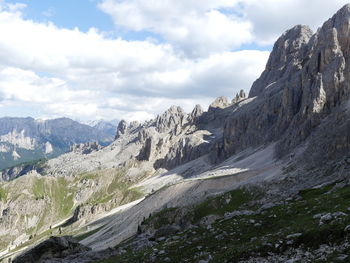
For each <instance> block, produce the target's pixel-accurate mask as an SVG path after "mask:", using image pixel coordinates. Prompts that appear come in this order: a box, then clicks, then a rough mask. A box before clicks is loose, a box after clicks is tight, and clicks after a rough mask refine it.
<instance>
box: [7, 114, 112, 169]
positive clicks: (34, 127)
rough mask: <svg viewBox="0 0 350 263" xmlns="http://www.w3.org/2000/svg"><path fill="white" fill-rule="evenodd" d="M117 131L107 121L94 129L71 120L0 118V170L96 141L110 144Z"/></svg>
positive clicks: (99, 123) (98, 123)
mask: <svg viewBox="0 0 350 263" xmlns="http://www.w3.org/2000/svg"><path fill="white" fill-rule="evenodd" d="M115 130H116V127H115V126H114V125H113V124H111V123H108V122H105V121H98V122H96V123H95V124H94V125H93V127H92V126H89V125H86V124H81V123H79V122H77V121H73V120H71V119H68V118H58V119H52V120H35V119H33V118H30V117H28V118H13V117H5V118H0V169H4V168H7V167H10V166H13V165H16V164H19V163H23V162H31V161H34V160H38V159H42V158H52V157H55V156H58V155H60V154H62V153H65V152H67V151H69V148H70V146H71V145H73V144H79V143H87V142H93V141H96V142H98V143H100V144H101V145H108V144H109V143H110V142H111V141H112V140H113V138H114V136H115Z"/></svg>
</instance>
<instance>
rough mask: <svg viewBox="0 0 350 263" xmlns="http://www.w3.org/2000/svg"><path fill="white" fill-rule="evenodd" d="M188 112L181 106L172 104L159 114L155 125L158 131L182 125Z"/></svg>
mask: <svg viewBox="0 0 350 263" xmlns="http://www.w3.org/2000/svg"><path fill="white" fill-rule="evenodd" d="M186 116H187V114H186V112H185V111H184V110H183V109H182V108H181V107H179V106H171V107H170V108H169V109H168V110H167V111H165V112H164V113H163V114H162V115H158V116H157V118H156V120H155V126H156V129H157V131H158V132H165V131H167V130H171V129H174V128H175V127H176V126H177V125H180V126H182V125H183V122H184V120H185V118H186Z"/></svg>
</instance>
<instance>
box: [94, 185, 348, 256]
mask: <svg viewBox="0 0 350 263" xmlns="http://www.w3.org/2000/svg"><path fill="white" fill-rule="evenodd" d="M261 196H262V193H261V192H255V191H253V192H252V191H247V190H244V189H239V190H235V191H232V192H230V193H226V194H223V195H221V196H218V197H215V198H211V199H209V200H207V201H205V202H203V203H201V204H199V205H197V206H195V207H194V208H191V209H188V213H187V215H185V216H187V217H188V218H189V220H191V223H192V224H196V226H195V227H194V228H191V229H189V230H186V231H183V232H179V233H178V234H176V235H175V236H173V237H170V238H168V239H165V240H162V241H159V242H158V243H157V244H156V245H155V246H154V247H153V248H145V249H141V250H139V251H135V250H133V249H132V248H130V247H128V246H125V245H124V248H125V250H126V252H125V253H124V254H122V255H118V256H115V257H113V258H110V259H108V260H102V261H97V262H98V263H112V262H120V263H122V262H198V261H199V260H201V259H204V260H208V259H211V260H210V262H237V261H239V260H243V259H248V258H250V257H251V256H255V257H259V256H260V257H268V256H269V255H270V253H274V254H283V253H287V251H291V250H292V249H295V248H303V249H304V250H305V251H306V250H309V251H312V250H315V249H317V248H319V246H320V245H322V244H328V245H337V244H342V242H344V241H345V240H347V239H348V238H349V237H350V236H349V233H347V232H345V230H344V229H345V227H346V226H347V225H349V224H350V215H349V210H348V208H349V207H350V186H346V187H338V186H336V185H335V184H330V185H326V186H323V187H320V188H316V189H308V190H304V191H301V192H300V193H299V196H300V197H301V198H296V199H293V200H289V201H288V202H285V203H283V204H280V205H275V206H273V207H271V208H268V209H264V210H261V211H260V210H258V208H259V207H258V206H257V205H256V203H257V202H254V200H259V198H260V197H261ZM192 210H193V212H191V211H192ZM235 210H236V211H237V210H240V211H243V210H250V211H253V213H252V214H250V215H244V214H242V215H237V216H233V217H226V218H225V217H221V219H220V220H217V221H216V222H215V223H213V224H212V225H210V226H206V225H199V224H198V223H197V222H199V221H200V219H201V218H203V217H205V216H207V215H211V214H216V215H223V214H225V213H226V212H232V211H235ZM254 211H255V213H254ZM339 212H341V213H340V214H341V215H340V216H333V219H332V220H330V221H328V222H325V223H320V222H321V221H320V216H321V215H325V214H327V213H330V214H331V215H332V214H337V213H338V214H339ZM177 214H179V210H178V208H172V209H166V210H163V211H161V212H159V213H156V214H154V215H153V216H151V217H150V218H149V219H147V220H145V221H144V223H143V224H145V225H152V227H154V228H156V229H157V228H160V227H162V226H165V225H168V224H171V223H172V220H171V218H174V217H176V215H177ZM315 215H319V216H315ZM131 242H132V241H131ZM121 246H123V245H121ZM157 251H158V252H159V251H162V253H158V252H157ZM179 251H181V253H179ZM349 252H350V251H349V248H345V249H344V250H343V251H340V252H339V251H333V252H332V253H331V254H329V255H328V256H327V257H326V258H325V259H324V260H322V261H317V260H316V259H315V260H314V261H313V262H337V260H336V258H337V256H339V255H340V254H347V255H349Z"/></svg>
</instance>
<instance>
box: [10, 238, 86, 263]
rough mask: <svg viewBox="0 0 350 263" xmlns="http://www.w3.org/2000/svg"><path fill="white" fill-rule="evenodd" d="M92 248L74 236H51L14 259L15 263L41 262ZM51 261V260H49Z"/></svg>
mask: <svg viewBox="0 0 350 263" xmlns="http://www.w3.org/2000/svg"><path fill="white" fill-rule="evenodd" d="M89 250H91V249H90V248H88V247H86V246H84V245H82V244H80V243H78V241H77V240H75V239H74V238H72V237H69V236H63V237H51V238H50V239H48V240H45V241H44V242H42V243H40V244H39V245H37V246H35V247H34V248H32V249H31V250H29V251H28V252H27V253H24V254H22V255H20V256H19V257H17V258H15V259H14V260H13V263H41V262H45V261H46V260H48V259H52V258H63V257H66V256H68V255H72V254H76V253H81V252H87V251H89ZM48 262H49V261H48Z"/></svg>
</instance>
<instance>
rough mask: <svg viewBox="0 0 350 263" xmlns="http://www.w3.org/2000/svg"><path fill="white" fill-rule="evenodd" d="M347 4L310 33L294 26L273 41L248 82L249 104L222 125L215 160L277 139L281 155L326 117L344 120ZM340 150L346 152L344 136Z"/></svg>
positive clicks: (349, 46)
mask: <svg viewBox="0 0 350 263" xmlns="http://www.w3.org/2000/svg"><path fill="white" fill-rule="evenodd" d="M349 34H350V5H346V6H345V7H343V8H342V9H341V10H340V11H338V13H337V14H335V15H334V16H333V17H332V18H331V19H329V20H328V21H327V22H325V23H324V25H323V26H322V27H321V28H320V29H319V30H318V31H317V33H315V34H312V32H311V30H310V29H309V28H308V27H305V26H296V27H294V28H292V29H290V30H288V31H287V32H286V33H284V34H283V35H282V36H281V37H280V38H279V39H278V40H277V42H276V44H275V46H274V48H273V51H272V53H271V55H270V58H269V60H268V63H267V65H266V69H265V71H264V72H263V73H262V75H261V77H260V78H259V79H258V80H257V81H256V82H255V83H254V84H253V86H252V89H251V91H250V93H249V97H250V100H251V102H250V103H247V104H246V105H244V106H242V107H240V108H239V109H238V110H237V111H236V112H234V113H233V114H232V115H231V116H230V117H229V118H228V119H227V120H226V123H225V127H224V139H223V142H222V145H221V146H218V149H219V152H218V154H219V156H221V158H226V157H228V156H230V155H231V154H233V153H236V152H238V151H240V150H243V149H245V148H247V147H254V146H258V145H261V144H264V143H268V142H272V141H279V143H278V145H277V154H278V155H279V156H283V155H285V154H287V153H288V152H289V151H290V150H291V149H293V148H294V147H296V146H297V145H299V144H300V143H301V142H304V141H305V140H306V139H307V138H308V137H309V136H310V134H311V133H312V131H314V130H315V129H316V128H317V127H318V126H319V125H320V123H321V122H322V121H323V120H324V119H325V118H326V117H327V116H330V114H333V115H332V116H333V117H334V118H343V120H344V122H345V123H346V122H348V121H349V118H348V116H349V115H348V113H346V111H345V112H344V110H343V111H342V110H341V107H343V108H344V107H345V108H346V107H348V106H347V103H348V100H349V94H350V88H349V86H350V84H349V83H350V82H349V81H350V74H349V66H350V63H349V62H348V61H349V56H350V43H349V41H350V35H349ZM344 136H345V137H344V138H343V141H344V143H345V146H344V149H349V139H348V138H347V137H348V133H347V135H346V134H345V135H344Z"/></svg>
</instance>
